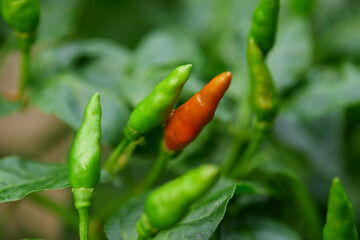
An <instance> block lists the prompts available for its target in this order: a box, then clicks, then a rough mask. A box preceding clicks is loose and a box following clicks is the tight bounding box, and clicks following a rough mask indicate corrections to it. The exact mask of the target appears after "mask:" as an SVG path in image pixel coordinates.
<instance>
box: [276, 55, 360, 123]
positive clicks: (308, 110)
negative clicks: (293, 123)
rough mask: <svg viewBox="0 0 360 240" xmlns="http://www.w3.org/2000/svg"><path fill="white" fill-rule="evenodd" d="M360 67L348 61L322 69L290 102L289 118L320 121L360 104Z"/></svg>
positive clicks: (285, 107)
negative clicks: (336, 112)
mask: <svg viewBox="0 0 360 240" xmlns="http://www.w3.org/2000/svg"><path fill="white" fill-rule="evenodd" d="M359 76H360V68H359V67H358V66H357V65H355V64H353V63H351V62H345V63H342V64H341V65H340V66H338V67H335V66H331V65H330V66H326V65H325V66H322V67H318V68H316V69H314V70H313V71H312V72H311V73H310V74H309V76H308V77H307V80H308V85H307V86H306V87H304V88H303V89H301V90H299V91H298V93H297V94H296V95H295V96H294V97H292V99H290V100H288V101H287V102H286V103H285V104H284V107H283V112H284V114H286V115H293V116H296V117H300V118H302V119H316V118H320V117H323V116H326V115H327V114H329V113H331V112H335V111H338V110H340V109H343V108H345V107H349V106H351V105H354V104H356V103H358V102H360V92H359V91H358V89H359V88H360V81H359Z"/></svg>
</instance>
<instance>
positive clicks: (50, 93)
mask: <svg viewBox="0 0 360 240" xmlns="http://www.w3.org/2000/svg"><path fill="white" fill-rule="evenodd" d="M129 58H130V54H129V52H128V51H127V50H126V49H124V48H122V47H121V46H118V45H117V44H115V43H112V42H110V41H104V40H84V41H77V42H74V43H70V44H67V45H64V46H60V47H57V48H52V49H47V50H44V51H43V52H40V53H39V54H38V55H37V56H36V58H35V60H34V67H33V74H32V79H33V84H32V92H31V101H33V103H34V104H35V105H36V106H37V107H38V108H40V109H41V110H42V111H44V112H47V113H52V114H55V115H57V116H58V117H59V118H60V119H62V120H63V121H65V122H66V123H67V124H69V125H70V126H71V127H72V128H73V129H75V130H77V129H78V128H79V127H80V125H81V122H82V119H83V112H84V107H85V106H86V104H87V102H88V101H89V98H90V96H91V94H93V93H95V92H100V98H101V106H102V130H103V135H102V141H103V142H104V143H107V144H111V145H116V144H117V143H118V141H119V139H120V137H121V135H122V129H123V127H124V126H125V124H126V122H127V119H128V116H129V114H130V110H129V109H128V108H127V106H126V102H127V101H128V100H127V99H125V98H124V91H126V92H127V91H129V89H128V88H127V87H125V86H126V84H127V81H129V79H128V78H127V77H126V68H127V66H128V61H129Z"/></svg>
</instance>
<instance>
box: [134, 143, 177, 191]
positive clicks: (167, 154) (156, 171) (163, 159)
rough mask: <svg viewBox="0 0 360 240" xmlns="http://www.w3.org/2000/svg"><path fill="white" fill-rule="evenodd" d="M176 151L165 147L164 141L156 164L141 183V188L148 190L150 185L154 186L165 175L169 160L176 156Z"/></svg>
mask: <svg viewBox="0 0 360 240" xmlns="http://www.w3.org/2000/svg"><path fill="white" fill-rule="evenodd" d="M174 154H175V152H174V151H171V150H168V149H167V148H166V147H165V143H164V142H162V144H161V147H160V154H159V157H158V158H157V160H156V162H155V164H154V166H153V167H152V168H151V170H150V171H149V173H148V174H147V175H146V177H145V179H144V181H143V182H142V184H141V187H140V188H141V189H143V190H146V189H148V188H150V187H152V186H153V185H154V184H155V183H156V182H157V180H159V178H160V177H161V176H162V175H163V173H164V172H165V170H166V167H167V165H168V163H169V160H170V159H171V158H172V157H174Z"/></svg>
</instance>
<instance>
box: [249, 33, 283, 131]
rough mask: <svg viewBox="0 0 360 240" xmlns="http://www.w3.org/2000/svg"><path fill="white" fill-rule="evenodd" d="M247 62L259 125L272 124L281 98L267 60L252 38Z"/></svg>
mask: <svg viewBox="0 0 360 240" xmlns="http://www.w3.org/2000/svg"><path fill="white" fill-rule="evenodd" d="M247 61H248V67H249V72H250V85H251V92H250V94H251V95H250V98H251V105H252V108H253V109H254V112H255V115H256V118H257V121H258V123H260V124H265V125H266V124H272V122H273V120H274V118H275V116H276V114H277V111H278V109H279V97H278V95H277V92H276V89H275V85H274V83H273V81H272V77H271V75H270V72H269V69H268V68H267V66H266V63H265V59H264V57H263V54H262V53H261V50H260V48H259V47H258V45H257V44H256V42H255V40H254V39H252V38H250V39H249V45H248V51H247Z"/></svg>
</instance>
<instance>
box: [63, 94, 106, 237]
mask: <svg viewBox="0 0 360 240" xmlns="http://www.w3.org/2000/svg"><path fill="white" fill-rule="evenodd" d="M100 139H101V106H100V96H99V93H95V94H94V95H92V96H91V98H90V101H89V103H88V104H87V106H86V108H85V111H84V121H83V123H82V125H81V127H80V128H79V130H78V132H77V133H76V137H75V140H74V143H73V146H72V148H71V151H70V156H69V162H68V178H69V182H70V185H71V187H72V192H73V196H74V202H75V207H76V209H77V210H78V211H79V220H80V239H81V240H83V239H87V234H88V228H89V226H88V225H89V222H88V221H89V219H88V214H89V209H90V208H91V205H92V202H93V198H94V188H95V186H96V185H97V184H98V182H99V179H100V168H101V166H100Z"/></svg>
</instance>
